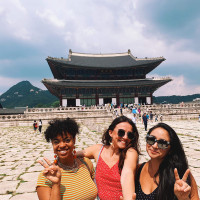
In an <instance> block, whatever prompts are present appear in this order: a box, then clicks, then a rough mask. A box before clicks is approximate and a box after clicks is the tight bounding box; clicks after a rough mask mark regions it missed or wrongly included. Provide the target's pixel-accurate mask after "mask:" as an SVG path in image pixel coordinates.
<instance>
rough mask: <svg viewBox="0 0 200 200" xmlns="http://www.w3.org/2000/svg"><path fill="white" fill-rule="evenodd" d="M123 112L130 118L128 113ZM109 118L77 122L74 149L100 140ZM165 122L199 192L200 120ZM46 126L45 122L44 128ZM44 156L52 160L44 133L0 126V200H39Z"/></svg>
mask: <svg viewBox="0 0 200 200" xmlns="http://www.w3.org/2000/svg"><path fill="white" fill-rule="evenodd" d="M126 115H127V116H128V117H131V114H130V113H127V114H126ZM111 121H112V118H111V119H108V120H106V122H102V121H99V122H98V121H96V122H95V123H94V122H93V121H90V119H88V120H85V121H84V122H79V124H80V135H78V137H77V139H76V149H77V150H81V149H84V148H85V147H87V146H90V145H93V144H96V143H101V136H102V133H103V132H104V130H105V129H106V128H108V126H109V124H110V123H111ZM164 122H165V123H167V124H169V125H170V126H172V127H173V128H174V129H175V131H176V132H177V133H178V135H179V138H180V140H181V141H182V143H183V147H184V150H185V152H186V155H187V158H188V162H189V166H190V169H191V172H192V174H193V176H194V178H195V180H196V182H197V185H198V190H199V191H200V148H199V147H200V123H199V122H198V121H197V120H173V121H164ZM155 124H156V122H151V123H149V124H148V129H149V128H150V127H152V126H153V125H155ZM137 127H138V130H139V134H140V146H141V152H142V155H141V156H140V162H144V161H147V160H148V159H149V157H148V155H147V153H146V151H145V135H146V131H145V130H144V126H143V124H142V122H141V121H137ZM45 128H46V125H45V126H44V127H43V131H44V130H45ZM43 157H47V158H49V159H50V160H53V150H52V145H51V144H50V143H47V142H46V141H45V139H44V136H43V134H39V133H38V134H34V131H33V127H32V126H18V127H14V126H12V127H0V199H1V200H27V199H28V200H38V197H37V193H36V190H35V186H36V181H37V177H38V174H39V172H40V171H41V170H42V169H43V167H42V166H40V164H38V163H37V160H39V159H42V158H43ZM94 165H95V163H94ZM199 194H200V193H199Z"/></svg>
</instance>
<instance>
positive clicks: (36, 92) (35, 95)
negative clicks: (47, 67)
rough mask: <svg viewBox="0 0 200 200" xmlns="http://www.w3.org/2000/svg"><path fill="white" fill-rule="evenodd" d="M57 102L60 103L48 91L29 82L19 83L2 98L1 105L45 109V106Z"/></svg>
mask: <svg viewBox="0 0 200 200" xmlns="http://www.w3.org/2000/svg"><path fill="white" fill-rule="evenodd" d="M55 101H58V98H57V97H55V96H53V95H52V94H51V93H50V92H49V91H48V90H41V89H40V88H37V87H35V86H33V85H32V84H31V83H30V82H29V81H22V82H19V83H17V84H16V85H14V86H12V87H11V88H10V89H9V90H8V91H6V92H5V93H3V94H2V95H1V96H0V104H1V105H2V106H3V107H4V108H14V107H26V106H28V107H30V108H33V107H41V106H44V107H45V105H46V106H50V105H51V104H52V103H54V102H55Z"/></svg>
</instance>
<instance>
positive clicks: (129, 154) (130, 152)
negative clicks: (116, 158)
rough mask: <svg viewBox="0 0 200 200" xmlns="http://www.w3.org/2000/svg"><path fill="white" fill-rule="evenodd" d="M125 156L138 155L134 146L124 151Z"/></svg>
mask: <svg viewBox="0 0 200 200" xmlns="http://www.w3.org/2000/svg"><path fill="white" fill-rule="evenodd" d="M126 156H136V157H138V153H137V151H136V150H135V149H134V148H132V147H131V148H129V149H128V150H127V152H126Z"/></svg>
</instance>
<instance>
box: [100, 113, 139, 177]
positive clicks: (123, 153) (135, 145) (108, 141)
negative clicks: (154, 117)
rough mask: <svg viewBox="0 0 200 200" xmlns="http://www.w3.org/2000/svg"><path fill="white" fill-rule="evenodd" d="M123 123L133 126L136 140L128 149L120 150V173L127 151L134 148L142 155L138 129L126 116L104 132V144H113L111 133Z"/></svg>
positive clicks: (119, 118)
mask: <svg viewBox="0 0 200 200" xmlns="http://www.w3.org/2000/svg"><path fill="white" fill-rule="evenodd" d="M122 122H128V123H129V124H130V125H131V126H132V131H133V133H134V136H135V137H134V139H133V140H131V142H130V143H129V144H128V145H127V147H126V148H125V149H120V151H119V152H120V156H119V164H118V168H119V172H120V173H121V171H122V168H123V166H124V160H125V157H126V152H127V150H128V149H129V148H130V147H132V148H134V149H135V150H136V151H137V153H138V154H140V147H139V143H138V139H139V134H138V130H137V127H136V126H135V124H134V123H133V121H132V120H131V119H129V118H128V117H126V116H120V117H117V118H115V119H114V120H113V121H112V123H111V124H110V126H109V127H108V129H107V130H106V131H105V132H104V134H103V136H102V143H103V144H104V145H111V142H112V138H111V137H110V135H109V131H110V130H111V131H113V130H114V129H115V127H116V126H117V124H119V123H122Z"/></svg>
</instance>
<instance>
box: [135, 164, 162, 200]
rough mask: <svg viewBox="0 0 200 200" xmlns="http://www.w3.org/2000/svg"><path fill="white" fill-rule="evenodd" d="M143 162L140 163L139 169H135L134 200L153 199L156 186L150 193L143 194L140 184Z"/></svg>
mask: <svg viewBox="0 0 200 200" xmlns="http://www.w3.org/2000/svg"><path fill="white" fill-rule="evenodd" d="M144 164H145V163H142V164H141V166H140V167H139V169H138V171H137V175H136V180H135V192H136V200H155V199H156V194H157V190H158V187H157V188H156V189H155V190H154V191H153V192H152V193H151V194H145V193H144V192H143V191H142V187H141V185H140V173H141V171H142V168H143V167H144Z"/></svg>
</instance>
